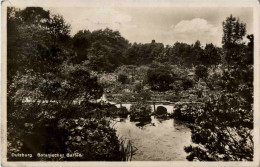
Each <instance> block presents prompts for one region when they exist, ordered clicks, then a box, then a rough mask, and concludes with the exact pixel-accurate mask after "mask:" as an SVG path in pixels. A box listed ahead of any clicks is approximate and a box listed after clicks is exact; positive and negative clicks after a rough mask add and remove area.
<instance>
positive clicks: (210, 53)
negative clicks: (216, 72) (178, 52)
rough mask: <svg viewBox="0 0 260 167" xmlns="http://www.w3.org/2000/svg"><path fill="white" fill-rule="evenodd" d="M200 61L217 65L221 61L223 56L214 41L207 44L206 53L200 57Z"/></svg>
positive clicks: (209, 64)
mask: <svg viewBox="0 0 260 167" xmlns="http://www.w3.org/2000/svg"><path fill="white" fill-rule="evenodd" d="M200 62H201V63H202V64H203V65H204V66H208V67H209V66H212V65H215V66H216V65H217V64H219V63H220V62H221V56H220V53H219V51H218V49H217V47H216V46H214V45H213V44H212V43H210V44H206V46H205V49H204V53H203V54H202V55H201V57H200Z"/></svg>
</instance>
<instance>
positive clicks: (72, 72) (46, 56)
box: [7, 7, 254, 161]
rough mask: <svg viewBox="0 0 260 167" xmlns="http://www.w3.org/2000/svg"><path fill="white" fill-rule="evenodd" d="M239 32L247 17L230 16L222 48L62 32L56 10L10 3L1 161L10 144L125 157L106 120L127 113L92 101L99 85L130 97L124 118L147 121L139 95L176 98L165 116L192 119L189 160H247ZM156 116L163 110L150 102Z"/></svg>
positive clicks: (248, 93) (246, 75)
mask: <svg viewBox="0 0 260 167" xmlns="http://www.w3.org/2000/svg"><path fill="white" fill-rule="evenodd" d="M245 37H246V25H245V24H244V23H241V22H240V21H239V19H238V18H235V17H233V16H232V15H231V16H230V17H228V18H227V19H226V20H225V21H224V22H223V38H222V48H218V47H217V46H215V45H213V44H206V45H205V47H203V46H201V43H200V41H196V42H195V43H194V44H186V43H180V42H176V43H175V44H173V45H172V46H171V45H166V46H164V45H163V44H162V43H157V42H155V40H153V41H152V42H151V43H146V44H137V43H134V44H130V43H129V42H128V41H127V40H126V39H125V38H124V37H122V36H121V34H120V33H119V32H118V31H113V30H110V29H108V28H107V29H104V30H96V31H92V32H91V31H89V30H81V31H79V32H78V33H76V34H75V35H74V36H71V35H70V25H68V24H67V23H66V22H65V21H64V19H63V18H62V16H60V15H53V14H51V13H50V12H49V11H48V10H45V9H43V8H39V7H29V8H25V9H22V10H20V9H16V8H12V7H9V8H8V11H7V67H8V70H7V79H8V83H7V109H8V112H7V120H8V122H7V128H8V134H7V139H8V146H7V147H8V156H7V157H8V160H18V158H14V157H12V156H11V154H12V153H19V152H23V153H33V154H36V153H39V152H42V153H52V152H59V153H67V152H70V153H80V154H83V155H84V156H83V157H78V158H69V157H63V158H49V159H47V160H53V161H54V160H92V161H93V160H101V161H103V160H107V161H108V160H126V159H128V158H126V157H125V156H126V155H125V153H126V152H128V151H127V150H125V148H124V146H122V145H120V144H122V143H124V142H123V141H120V140H119V139H118V137H117V136H116V131H115V129H113V128H112V127H111V126H110V120H111V119H113V118H115V117H121V118H126V117H127V116H128V114H129V112H128V111H127V109H126V108H125V107H121V108H117V107H116V106H115V105H112V104H107V103H106V102H102V103H98V102H97V101H98V100H99V98H100V97H101V96H102V94H103V93H106V94H108V97H111V98H112V99H113V98H114V99H113V100H114V101H115V102H118V103H120V104H121V103H122V102H135V104H133V105H132V106H131V108H130V119H131V121H145V120H146V121H147V120H148V121H149V120H151V114H152V113H151V111H152V109H151V106H150V104H148V102H147V101H150V100H151V101H153V100H154V101H158V100H161V101H164V100H165V101H171V102H180V103H176V105H175V112H174V117H175V118H176V119H181V120H184V121H187V122H189V123H191V125H192V126H191V127H192V128H191V130H192V141H193V143H194V144H193V145H191V146H188V147H186V148H185V151H186V152H187V153H189V155H188V157H187V159H188V160H199V161H205V160H225V161H228V160H252V159H253V145H254V143H253V136H252V133H253V108H252V106H253V46H254V43H253V41H254V37H253V35H247V38H248V40H249V42H248V43H246V42H245V41H244V38H245ZM155 115H156V116H161V115H167V109H166V108H164V107H162V106H159V107H158V108H157V111H156V112H155ZM82 148H84V149H82ZM122 150H123V152H122ZM129 154H131V155H132V153H129ZM19 160H28V159H26V158H23V159H19ZM30 160H46V158H38V157H36V156H35V157H34V158H33V159H30Z"/></svg>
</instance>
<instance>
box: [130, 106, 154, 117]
mask: <svg viewBox="0 0 260 167" xmlns="http://www.w3.org/2000/svg"><path fill="white" fill-rule="evenodd" d="M151 112H152V107H151V106H150V105H149V104H146V103H142V102H138V103H137V104H133V105H132V106H131V107H130V120H131V121H142V120H150V119H151Z"/></svg>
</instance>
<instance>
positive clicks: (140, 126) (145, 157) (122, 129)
mask: <svg viewBox="0 0 260 167" xmlns="http://www.w3.org/2000/svg"><path fill="white" fill-rule="evenodd" d="M119 120H120V119H119ZM119 120H118V121H119ZM114 127H115V128H116V130H117V134H118V135H119V136H123V137H124V138H127V139H130V140H131V141H132V142H133V144H134V146H135V147H137V149H138V150H137V152H136V155H134V157H133V160H134V161H186V156H187V154H186V153H185V151H184V146H188V145H190V144H191V132H190V129H189V128H188V127H187V126H186V125H185V124H184V123H183V122H181V121H178V120H174V119H167V120H163V119H157V118H155V117H154V116H152V117H151V121H148V122H130V118H129V117H128V118H126V119H124V120H122V121H121V120H120V121H119V122H117V123H116V124H115V125H114Z"/></svg>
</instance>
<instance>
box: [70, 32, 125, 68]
mask: <svg viewBox="0 0 260 167" xmlns="http://www.w3.org/2000/svg"><path fill="white" fill-rule="evenodd" d="M128 46H129V44H128V41H127V40H126V39H125V38H123V37H122V36H121V34H120V33H119V32H118V31H113V30H110V29H108V28H106V29H104V30H96V31H93V32H90V31H87V30H84V31H79V32H78V33H77V34H75V36H74V37H73V48H74V49H75V51H76V55H75V56H74V58H73V59H72V62H73V63H75V64H80V63H82V62H84V61H87V62H88V65H89V66H90V67H91V68H92V70H95V71H99V72H100V71H113V70H115V69H116V68H117V67H118V66H119V65H122V64H126V62H127V58H126V57H125V52H126V49H127V48H128Z"/></svg>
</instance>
